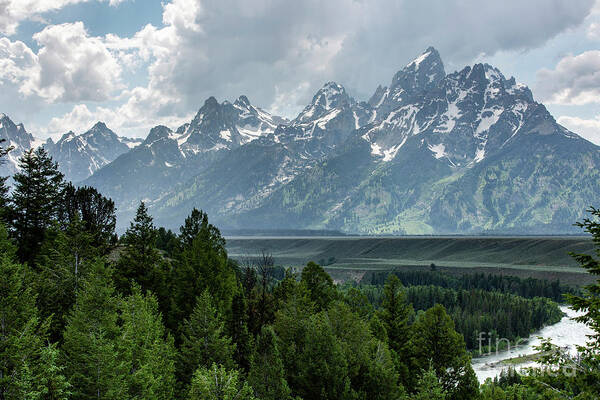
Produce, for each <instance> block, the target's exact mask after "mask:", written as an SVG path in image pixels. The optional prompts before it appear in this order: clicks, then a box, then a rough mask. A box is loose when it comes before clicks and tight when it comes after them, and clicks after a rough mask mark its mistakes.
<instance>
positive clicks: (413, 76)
mask: <svg viewBox="0 0 600 400" xmlns="http://www.w3.org/2000/svg"><path fill="white" fill-rule="evenodd" d="M445 76H446V72H445V70H444V63H443V62H442V58H441V57H440V53H438V51H437V50H436V49H434V48H433V47H429V48H428V49H427V50H425V51H424V52H423V53H422V54H421V55H420V56H419V57H417V58H415V59H414V60H413V61H411V62H409V63H408V64H407V65H406V67H404V68H403V69H402V70H400V71H398V72H397V73H396V75H394V78H393V79H392V84H391V85H390V88H391V89H392V91H394V92H398V91H400V90H403V91H406V92H409V93H412V92H418V91H423V90H430V89H431V88H433V87H435V86H436V85H437V84H438V83H439V82H440V81H441V80H442V79H444V77H445Z"/></svg>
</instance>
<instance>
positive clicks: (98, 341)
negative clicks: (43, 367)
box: [63, 262, 131, 400]
mask: <svg viewBox="0 0 600 400" xmlns="http://www.w3.org/2000/svg"><path fill="white" fill-rule="evenodd" d="M111 275H112V272H111V270H110V269H109V268H107V267H106V266H105V265H104V264H103V263H102V262H96V263H94V264H92V265H91V266H90V272H89V273H88V275H87V277H86V279H85V281H84V283H83V286H82V290H81V291H80V292H79V294H78V296H77V301H76V303H75V306H74V308H73V310H72V311H71V313H70V314H69V316H68V318H67V326H66V328H65V332H64V343H63V353H64V359H65V363H66V369H65V374H66V376H67V379H68V380H69V382H70V383H71V385H72V387H73V394H74V397H75V398H78V399H107V400H108V399H116V398H126V394H127V382H126V377H127V372H128V371H130V370H131V367H130V365H129V363H128V360H125V359H123V358H122V357H121V356H120V355H119V352H118V348H117V338H118V336H119V333H120V329H119V327H118V325H117V318H118V303H119V300H118V298H117V297H116V296H115V289H114V287H113V285H112V281H111Z"/></svg>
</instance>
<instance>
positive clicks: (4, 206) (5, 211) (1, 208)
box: [0, 139, 13, 223]
mask: <svg viewBox="0 0 600 400" xmlns="http://www.w3.org/2000/svg"><path fill="white" fill-rule="evenodd" d="M5 142H6V139H0V165H2V164H4V163H5V162H6V159H5V157H6V156H7V155H8V153H9V152H10V151H11V150H12V149H13V147H12V146H8V147H6V146H4V143H5ZM7 180H8V176H2V177H0V222H2V223H7V222H8V221H9V219H10V214H11V210H10V199H9V196H8V192H9V188H8V185H7V184H6V181H7Z"/></svg>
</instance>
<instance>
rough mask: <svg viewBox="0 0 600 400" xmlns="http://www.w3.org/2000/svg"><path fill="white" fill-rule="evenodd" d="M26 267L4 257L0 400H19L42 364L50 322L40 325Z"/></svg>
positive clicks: (0, 300)
mask: <svg viewBox="0 0 600 400" xmlns="http://www.w3.org/2000/svg"><path fill="white" fill-rule="evenodd" d="M35 300H36V299H35V295H34V293H33V290H32V288H31V279H30V276H29V273H28V271H27V269H26V266H24V265H21V264H17V263H15V262H13V261H12V260H11V255H10V253H3V254H0V399H11V398H19V395H18V393H19V392H20V391H21V390H22V388H21V386H22V384H21V382H22V381H23V377H26V376H27V375H28V374H33V373H34V372H31V371H30V369H31V368H33V367H34V366H35V365H37V364H38V363H39V358H40V355H41V353H42V349H43V347H44V341H45V340H46V331H47V328H48V321H44V322H40V318H39V316H38V310H37V308H36V306H35Z"/></svg>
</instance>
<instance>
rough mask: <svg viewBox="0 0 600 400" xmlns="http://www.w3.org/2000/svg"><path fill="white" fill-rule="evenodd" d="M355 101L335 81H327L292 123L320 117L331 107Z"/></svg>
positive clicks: (345, 105)
mask: <svg viewBox="0 0 600 400" xmlns="http://www.w3.org/2000/svg"><path fill="white" fill-rule="evenodd" d="M354 103H356V101H355V100H354V99H353V98H351V97H350V96H349V95H348V94H347V93H346V89H344V87H343V86H342V85H340V84H339V83H336V82H327V83H325V85H323V87H322V88H321V89H319V90H318V91H317V93H316V94H315V95H314V96H313V98H312V101H311V103H310V104H309V105H308V106H306V107H305V108H304V110H302V112H301V113H300V114H299V115H298V117H296V119H295V120H294V121H293V122H292V123H296V124H297V123H307V122H311V121H315V120H317V119H319V118H322V117H323V116H324V115H326V114H329V113H330V112H331V110H333V109H338V110H339V109H342V108H344V107H348V106H350V105H352V104H354Z"/></svg>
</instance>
